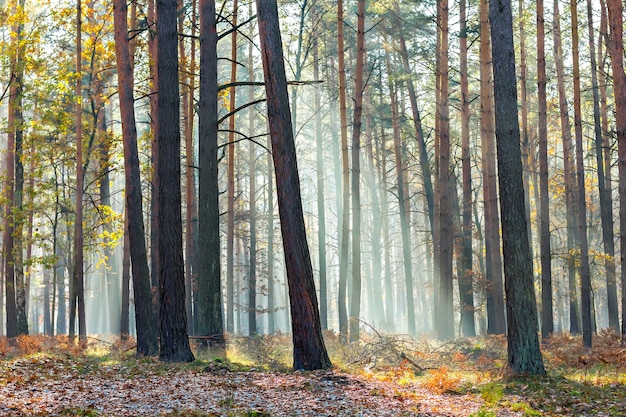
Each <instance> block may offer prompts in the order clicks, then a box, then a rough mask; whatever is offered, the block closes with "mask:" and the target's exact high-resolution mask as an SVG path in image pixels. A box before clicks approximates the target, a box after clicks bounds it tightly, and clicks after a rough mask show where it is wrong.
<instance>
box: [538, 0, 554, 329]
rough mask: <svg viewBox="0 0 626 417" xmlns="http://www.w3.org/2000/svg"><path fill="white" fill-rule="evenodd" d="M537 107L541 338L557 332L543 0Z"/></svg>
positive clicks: (541, 6)
mask: <svg viewBox="0 0 626 417" xmlns="http://www.w3.org/2000/svg"><path fill="white" fill-rule="evenodd" d="M537 107H538V113H539V114H538V125H539V126H538V136H539V194H540V209H539V216H540V219H541V222H540V223H541V228H540V229H541V230H540V233H539V234H540V236H541V239H540V240H541V244H540V246H541V337H542V338H543V339H546V338H548V337H549V336H550V335H551V334H552V332H553V331H554V320H553V313H552V253H551V249H550V194H549V190H548V103H547V97H546V56H545V22H544V11H543V0H537Z"/></svg>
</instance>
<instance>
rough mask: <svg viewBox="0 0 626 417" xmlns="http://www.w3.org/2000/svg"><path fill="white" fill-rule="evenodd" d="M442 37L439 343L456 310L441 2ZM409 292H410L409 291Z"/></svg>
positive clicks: (444, 1)
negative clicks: (454, 304) (454, 307)
mask: <svg viewBox="0 0 626 417" xmlns="http://www.w3.org/2000/svg"><path fill="white" fill-rule="evenodd" d="M439 1H440V5H439V7H438V9H437V10H438V13H439V14H440V17H439V19H438V20H439V35H438V36H440V38H441V41H440V42H441V47H440V50H439V54H438V55H437V57H438V58H439V67H440V74H441V75H440V79H439V83H440V87H439V88H440V92H439V94H440V96H439V103H438V105H437V109H438V112H437V118H438V119H439V136H438V137H439V172H438V174H439V187H440V192H439V227H440V232H439V299H438V301H437V310H436V311H437V313H438V314H437V323H436V327H437V337H438V338H439V340H450V339H452V338H454V309H453V303H454V302H453V286H452V285H453V276H452V257H453V256H452V255H453V244H452V243H453V235H454V232H453V225H452V207H453V204H452V193H453V192H455V191H454V190H453V187H454V183H453V181H452V173H451V170H450V116H449V114H450V110H449V107H448V95H449V78H448V70H449V66H450V65H449V60H448V44H449V39H448V38H449V35H448V15H449V11H448V0H439ZM407 291H408V290H407Z"/></svg>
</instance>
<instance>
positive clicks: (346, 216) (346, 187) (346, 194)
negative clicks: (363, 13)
mask: <svg viewBox="0 0 626 417" xmlns="http://www.w3.org/2000/svg"><path fill="white" fill-rule="evenodd" d="M337 44H338V46H337V53H338V57H337V65H338V67H339V68H338V71H339V123H340V132H341V164H342V175H341V179H342V187H341V189H342V203H341V207H342V208H341V223H340V228H341V236H340V239H339V293H338V300H337V302H338V306H337V307H338V312H339V334H340V339H341V340H342V341H346V340H347V335H348V312H347V306H346V295H347V294H346V292H347V291H346V289H347V283H348V249H349V246H350V241H349V240H350V225H349V222H350V165H349V161H348V125H347V124H348V115H347V112H348V111H347V104H346V67H345V57H344V55H345V52H344V30H343V0H338V1H337Z"/></svg>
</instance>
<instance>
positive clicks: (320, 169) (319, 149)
mask: <svg viewBox="0 0 626 417" xmlns="http://www.w3.org/2000/svg"><path fill="white" fill-rule="evenodd" d="M313 16H314V19H315V26H316V27H319V24H320V21H319V17H318V13H317V8H313ZM312 48H313V51H312V52H313V79H315V80H318V79H319V70H320V62H319V41H318V37H317V36H316V37H314V38H313V45H312ZM321 103H322V98H321V93H320V89H319V88H316V89H315V108H316V109H318V110H317V111H316V112H315V143H316V148H315V149H316V155H315V158H316V164H317V165H316V168H317V178H316V179H317V223H318V226H317V243H318V245H317V249H318V254H317V256H318V258H319V274H320V321H321V326H322V330H326V329H328V294H327V292H328V290H327V283H326V281H327V278H326V276H327V274H326V265H327V264H326V210H325V207H324V199H325V192H324V148H323V146H324V143H323V137H322V114H321V111H320V110H319V109H320V108H321Z"/></svg>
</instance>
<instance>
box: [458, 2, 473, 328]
mask: <svg viewBox="0 0 626 417" xmlns="http://www.w3.org/2000/svg"><path fill="white" fill-rule="evenodd" d="M459 8H460V36H459V43H460V48H461V51H460V53H461V56H460V65H459V66H460V72H461V169H462V173H463V207H462V223H463V225H462V229H461V236H462V243H461V248H460V249H461V253H460V255H461V262H460V268H458V269H459V271H458V277H459V301H460V310H461V334H462V335H463V336H465V337H474V336H476V329H475V327H474V292H473V288H472V280H473V275H474V272H473V265H472V256H473V254H472V167H471V163H472V162H471V150H470V108H469V104H470V96H469V77H468V73H467V2H466V0H461V1H460V2H459Z"/></svg>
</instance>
